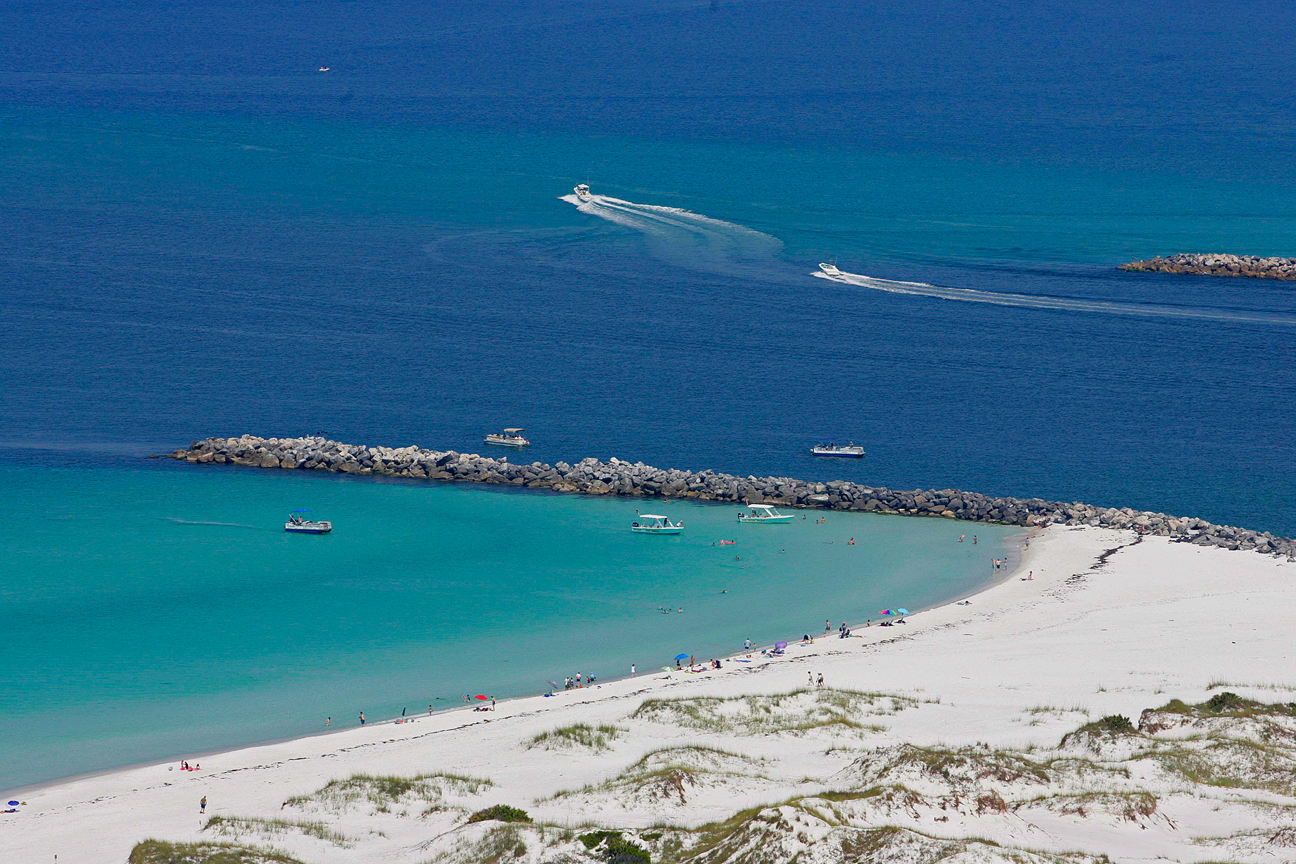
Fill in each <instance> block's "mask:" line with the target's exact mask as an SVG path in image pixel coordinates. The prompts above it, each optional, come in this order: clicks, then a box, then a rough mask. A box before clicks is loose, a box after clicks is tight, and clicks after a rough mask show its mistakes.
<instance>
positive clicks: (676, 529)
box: [630, 525, 684, 534]
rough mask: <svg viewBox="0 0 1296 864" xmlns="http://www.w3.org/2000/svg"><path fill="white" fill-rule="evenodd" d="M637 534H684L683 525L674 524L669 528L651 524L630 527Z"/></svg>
mask: <svg viewBox="0 0 1296 864" xmlns="http://www.w3.org/2000/svg"><path fill="white" fill-rule="evenodd" d="M630 530H631V531H633V532H634V533H636V534H683V533H684V526H683V525H672V526H671V527H669V528H654V527H652V526H649V525H634V526H631V528H630Z"/></svg>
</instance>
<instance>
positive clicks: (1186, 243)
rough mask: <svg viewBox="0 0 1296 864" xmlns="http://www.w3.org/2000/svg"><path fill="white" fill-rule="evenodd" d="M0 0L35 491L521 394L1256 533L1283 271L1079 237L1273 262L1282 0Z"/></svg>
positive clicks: (602, 424)
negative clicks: (1131, 266) (1210, 275)
mask: <svg viewBox="0 0 1296 864" xmlns="http://www.w3.org/2000/svg"><path fill="white" fill-rule="evenodd" d="M0 15H2V16H3V20H4V21H5V23H6V24H8V25H10V26H6V27H0V181H3V182H0V344H2V345H3V348H4V350H3V351H0V468H2V469H3V471H9V470H18V468H16V467H15V466H20V467H21V470H22V471H23V472H26V471H29V470H36V469H35V468H33V466H37V467H38V466H40V465H41V464H48V466H49V468H50V471H51V477H52V476H54V474H55V473H57V474H58V476H59V478H61V479H60V481H59V482H58V483H57V484H55V483H51V484H50V486H49V492H48V495H47V497H48V499H49V500H46V501H43V502H42V506H43V507H51V508H53V509H54V510H57V511H58V512H65V511H69V510H75V508H76V502H77V494H78V491H77V490H78V488H79V487H80V486H84V487H86V488H91V487H96V486H97V484H102V483H105V482H107V480H108V478H110V477H117V476H121V475H119V474H116V473H114V472H122V471H124V472H127V473H128V474H129V476H131V477H132V478H134V479H133V480H132V481H131V482H132V484H134V483H136V481H139V483H138V485H136V486H132V488H136V489H138V490H141V491H139V492H138V493H135V494H138V495H140V496H142V497H143V498H145V499H148V497H149V495H150V494H152V493H150V492H149V491H148V490H149V488H150V487H149V483H150V482H153V481H155V480H156V479H157V478H158V477H163V476H166V477H170V476H172V475H171V474H168V473H167V472H165V471H163V470H162V469H161V468H160V467H158V466H157V465H156V464H155V463H154V464H153V465H152V467H149V463H143V462H142V461H140V460H142V459H143V457H144V456H145V455H146V454H147V453H149V452H163V451H167V450H171V449H173V448H175V447H179V446H184V445H186V444H187V443H188V442H189V441H190V440H192V439H194V438H200V437H204V436H207V435H222V436H226V435H239V434H242V433H244V432H250V433H254V434H259V435H301V434H310V433H316V432H319V431H321V430H323V431H326V432H327V433H328V435H329V436H330V437H332V438H335V439H339V440H343V441H349V442H354V443H364V444H388V445H404V444H411V443H415V444H420V445H423V446H429V447H436V448H453V449H457V450H460V451H476V450H480V449H481V445H480V441H481V436H482V433H483V432H485V431H488V430H491V429H497V428H500V427H503V426H508V425H520V426H525V427H527V428H528V432H529V434H530V435H531V437H532V438H533V440H534V441H535V442H536V444H535V446H534V447H533V448H532V449H531V450H530V451H528V453H527V454H526V455H525V456H521V457H515V458H526V459H528V460H530V459H540V460H544V461H548V462H555V461H558V460H560V459H566V460H568V461H573V460H576V459H580V458H583V457H585V456H597V457H599V458H604V459H606V458H608V457H610V456H617V457H619V458H623V459H629V460H632V461H637V460H643V461H645V462H648V463H650V464H655V465H658V466H661V467H680V468H691V469H694V470H700V469H704V468H713V469H716V470H720V471H726V472H732V473H738V474H758V475H764V474H776V475H788V476H794V477H802V478H806V479H832V478H834V477H843V478H846V479H852V480H857V481H861V482H867V483H872V484H877V485H886V486H890V487H893V488H916V487H938V488H944V487H955V488H962V489H969V490H976V491H980V492H985V493H989V494H1009V495H1016V496H1021V497H1032V496H1039V497H1044V498H1054V499H1061V500H1082V501H1087V502H1090V503H1094V504H1102V505H1111V506H1131V507H1136V508H1139V509H1150V510H1159V511H1163V512H1168V513H1174V514H1178V515H1195V516H1200V517H1203V518H1206V519H1210V520H1211V521H1214V522H1220V523H1226V524H1237V525H1243V526H1246V527H1251V528H1256V529H1267V530H1271V531H1274V532H1275V533H1278V534H1284V535H1288V536H1290V535H1296V500H1294V499H1293V491H1292V490H1293V489H1296V419H1294V417H1296V412H1293V411H1292V405H1293V402H1294V397H1296V362H1293V361H1294V360H1296V351H1293V344H1294V337H1296V324H1294V323H1293V322H1294V321H1296V285H1293V284H1291V283H1278V282H1266V281H1260V280H1240V279H1239V280H1228V279H1203V278H1191V277H1175V276H1160V275H1151V274H1129V273H1123V272H1120V271H1117V270H1116V269H1115V265H1117V264H1119V263H1122V262H1124V261H1128V260H1132V259H1135V258H1145V257H1150V256H1152V255H1156V254H1169V253H1173V252H1180V251H1225V252H1236V253H1243V254H1274V255H1296V146H1294V141H1293V137H1292V135H1291V128H1290V123H1288V122H1286V119H1285V118H1289V117H1291V116H1293V109H1294V108H1296V86H1294V85H1296V81H1293V77H1294V76H1296V47H1294V46H1293V43H1292V41H1291V39H1290V38H1289V37H1288V33H1287V31H1288V30H1289V26H1288V22H1287V18H1288V15H1289V13H1288V10H1287V8H1286V5H1285V4H1278V3H1276V2H1260V3H1251V4H1246V5H1245V7H1238V8H1235V9H1230V10H1229V11H1228V13H1227V14H1223V13H1221V12H1220V11H1219V10H1218V8H1217V7H1215V6H1210V5H1207V4H1183V3H1173V4H1172V3H1169V2H1133V3H1131V2H1122V3H1114V2H1098V3H1091V4H1087V5H1085V6H1084V7H1083V8H1070V7H1066V8H1060V7H1059V8H1055V4H1041V3H1033V2H1025V0H1012V2H1007V3H1002V4H999V5H998V6H995V7H993V8H979V7H968V6H966V5H959V4H954V3H948V2H925V0H902V2H899V3H893V4H887V5H885V6H883V7H877V8H864V7H860V6H859V5H858V4H849V3H843V2H811V3H805V4H799V5H798V6H797V7H796V8H795V9H793V8H790V7H788V6H787V5H786V4H779V3H767V2H734V0H718V2H714V3H711V2H697V3H694V2H666V0H575V2H570V3H562V4H547V3H530V2H526V3H524V2H504V0H488V2H484V3H478V4H471V5H467V6H465V5H463V4H452V3H448V2H431V3H420V4H411V3H407V2H403V0H386V2H378V3H370V4H355V3H349V2H341V0H324V2H319V3H313V4H296V3H275V2H270V3H265V2H257V3H251V2H247V0H232V2H227V3H221V4H211V3H205V2H196V3H190V4H181V5H179V6H177V5H175V4H164V3H161V2H157V0H146V2H138V3H130V4H126V3H113V2H104V3H99V4H94V5H92V6H90V7H87V6H85V5H84V4H72V3H70V2H66V0H55V2H47V3H36V2H30V0H20V2H17V3H11V4H9V5H8V6H6V9H5V11H4V12H3V13H0ZM321 66H328V67H330V71H329V72H326V73H321V72H318V71H316V70H317V69H318V68H319V67H321ZM579 182H588V183H590V184H591V186H593V188H594V191H595V192H596V193H599V194H600V195H601V196H604V197H602V198H600V200H599V201H598V202H597V203H596V204H594V205H591V206H586V207H583V208H581V209H577V208H576V207H575V206H573V204H571V203H569V202H565V201H563V200H560V196H563V195H565V194H568V193H569V192H570V190H571V188H572V186H573V185H574V184H576V183H579ZM685 211H687V212H685ZM829 260H835V261H836V262H837V263H838V265H839V266H840V267H841V268H842V269H843V270H846V271H848V272H850V273H855V274H863V275H864V276H868V277H875V279H876V280H882V281H869V280H866V279H865V280H857V281H858V284H842V283H838V282H831V281H827V280H824V279H818V278H812V275H811V274H812V273H813V272H814V271H815V270H816V265H817V264H818V262H820V261H829ZM911 283H916V284H911ZM985 301H990V302H985ZM1041 303H1044V304H1047V305H1048V306H1050V307H1051V308H1038V307H1039V305H1040V304H1041ZM821 438H832V439H837V440H843V439H853V440H855V441H857V442H859V443H862V444H863V445H864V446H865V447H866V448H867V449H868V451H869V453H868V457H867V458H866V459H864V460H860V461H859V462H829V463H826V462H823V461H816V460H814V459H812V458H811V457H810V456H809V455H808V453H807V450H808V448H809V446H810V445H811V444H813V443H815V442H816V441H817V440H819V439H821ZM140 465H144V466H145V467H143V468H141V467H138V466H140ZM131 466H136V467H131ZM172 467H176V466H172ZM3 471H0V473H3ZM69 472H70V473H69ZM6 476H10V475H6ZM24 476H26V477H28V480H29V481H30V482H31V483H32V484H33V485H32V486H31V488H39V482H38V481H37V480H32V479H31V476H30V475H26V474H24ZM195 476H198V475H195ZM201 476H203V477H209V478H210V481H201V482H200V483H199V485H198V486H197V487H195V491H193V492H192V494H193V495H194V496H195V498H196V500H205V498H204V496H208V495H210V494H211V490H212V489H214V488H215V486H210V487H208V486H206V485H205V484H206V483H207V482H210V483H212V484H218V482H220V481H218V480H217V479H215V478H216V477H217V476H220V475H201ZM324 479H325V480H327V479H329V478H324ZM334 479H335V478H334ZM250 482H252V481H250ZM255 482H256V483H257V484H273V483H276V482H278V483H280V485H284V484H293V483H297V482H299V481H298V480H297V479H295V478H293V479H290V478H284V477H279V476H278V475H268V476H267V477H264V478H261V479H259V480H256V481H255ZM300 482H312V483H313V482H318V481H313V480H312V481H300ZM159 488H160V487H159ZM259 488H260V487H259ZM285 488H287V487H286V486H285ZM347 488H350V487H347ZM17 501H18V499H17V498H15V497H12V496H10V497H9V498H7V499H6V502H5V503H4V504H0V515H3V517H4V518H5V519H9V520H12V519H15V518H17V517H18V516H24V518H26V515H29V514H22V513H18V512H16V510H17V508H18V506H19V505H18V504H17ZM5 508H7V509H5ZM276 512H277V511H276ZM49 527H50V526H48V525H46V526H43V528H49ZM30 536H31V537H50V536H57V534H49V533H42V532H41V531H36V532H34V533H32V534H31V535H30ZM118 539H120V538H118ZM15 544H16V548H17V550H18V551H19V552H20V553H21V554H20V556H19V557H20V559H21V560H22V561H25V562H28V565H29V566H30V568H31V569H28V570H24V571H22V572H21V573H19V574H18V575H19V576H20V577H22V578H25V579H28V580H36V581H39V579H41V578H48V579H54V578H56V577H54V576H50V575H49V574H50V573H54V572H56V571H57V566H56V565H57V562H58V560H60V559H59V554H60V553H59V552H58V551H57V549H56V548H46V547H42V546H41V544H39V543H37V542H36V541H34V540H31V541H24V540H23V539H22V537H19V538H17V540H16V541H15ZM28 565H24V566H28ZM50 568H53V569H50ZM40 574H45V576H40ZM2 596H3V595H0V597H2ZM7 611H10V612H12V611H13V610H12V609H10V610H7ZM816 615H817V613H816ZM25 647H29V646H25ZM123 656H124V655H123ZM119 659H122V658H119ZM68 662H72V661H68ZM338 662H339V663H341V662H342V661H341V660H339V661H338ZM325 665H327V663H326V664H325ZM76 671H77V670H75V669H70V670H68V672H69V674H72V673H74V672H76ZM81 671H84V670H81ZM352 683H354V682H352ZM17 687H18V685H17V684H15V683H13V682H10V683H8V684H0V698H4V699H12V700H16V703H17V704H21V701H22V697H23V695H24V692H23V691H22V690H21V689H16V688H17ZM6 688H7V689H6ZM57 707H58V706H57V705H53V706H50V708H51V710H57ZM276 710H277V709H276ZM285 728H287V727H286V726H282V725H281V726H275V725H274V723H270V724H269V725H267V726H264V727H263V726H257V729H260V730H261V731H262V732H265V733H266V734H278V733H279V732H282V731H283V730H284V729H285ZM276 730H278V732H276ZM235 731H237V730H235ZM243 731H244V732H245V733H246V734H247V735H253V736H254V735H255V734H259V733H253V732H252V731H250V730H243ZM235 737H237V735H235ZM241 740H250V739H249V738H246V737H245V738H243V739H241ZM112 752H115V753H122V752H125V750H114V751H112ZM131 752H135V751H131ZM132 758H133V757H132ZM105 759H106V761H104V760H100V761H99V762H95V764H112V760H111V758H108V757H105ZM50 770H54V771H57V770H59V769H50ZM69 770H71V769H69ZM25 776H45V777H48V776H54V775H53V774H50V773H49V772H48V771H46V772H45V773H44V774H42V773H41V771H34V773H29V774H28V775H25Z"/></svg>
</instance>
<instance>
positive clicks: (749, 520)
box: [738, 504, 796, 525]
mask: <svg viewBox="0 0 1296 864" xmlns="http://www.w3.org/2000/svg"><path fill="white" fill-rule="evenodd" d="M749 508H750V509H751V512H750V513H739V514H738V521H739V522H741V523H743V524H744V525H781V524H783V523H785V522H791V521H792V520H793V519H795V518H796V517H795V516H784V515H783V514H782V513H780V512H778V511H777V510H775V509H774V508H773V507H772V506H770V505H769V504H751V505H749Z"/></svg>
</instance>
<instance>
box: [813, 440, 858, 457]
mask: <svg viewBox="0 0 1296 864" xmlns="http://www.w3.org/2000/svg"><path fill="white" fill-rule="evenodd" d="M810 452H811V453H812V454H813V455H815V456H844V457H846V458H848V459H859V458H860V457H861V456H863V455H864V448H863V447H860V446H859V445H858V444H856V443H855V442H854V441H852V442H850V443H849V444H833V443H829V444H820V445H818V446H817V447H812V448H810Z"/></svg>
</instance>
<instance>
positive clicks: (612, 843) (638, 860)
mask: <svg viewBox="0 0 1296 864" xmlns="http://www.w3.org/2000/svg"><path fill="white" fill-rule="evenodd" d="M655 836H657V837H660V836H661V835H660V834H658V835H655ZM577 839H579V840H580V842H581V844H582V845H584V847H585V848H586V849H597V848H599V847H600V846H602V847H603V852H602V857H603V860H604V861H606V862H608V864H648V862H649V861H650V860H651V857H650V856H649V854H648V850H647V849H644V848H643V847H642V846H640V845H638V844H637V843H635V842H634V841H632V840H627V839H626V838H625V837H623V836H622V835H621V832H620V831H590V832H588V833H586V834H582V835H580V837H579V838H577Z"/></svg>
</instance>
